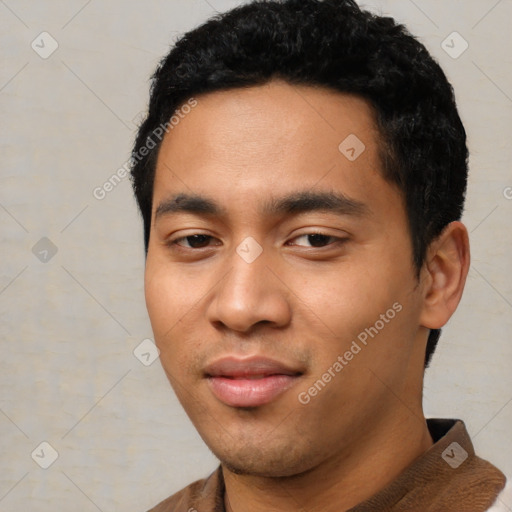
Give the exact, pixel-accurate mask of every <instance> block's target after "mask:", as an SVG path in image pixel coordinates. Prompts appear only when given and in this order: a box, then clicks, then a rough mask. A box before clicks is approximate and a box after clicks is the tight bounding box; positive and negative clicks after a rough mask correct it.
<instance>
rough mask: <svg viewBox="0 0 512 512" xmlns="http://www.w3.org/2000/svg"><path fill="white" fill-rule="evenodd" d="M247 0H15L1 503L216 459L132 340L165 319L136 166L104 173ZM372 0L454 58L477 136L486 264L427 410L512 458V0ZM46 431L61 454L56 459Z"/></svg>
mask: <svg viewBox="0 0 512 512" xmlns="http://www.w3.org/2000/svg"><path fill="white" fill-rule="evenodd" d="M240 3H242V2H239V1H235V0H233V1H230V0H208V1H207V0H165V1H164V0H150V1H148V2H142V1H130V2H127V1H121V0H109V1H101V0H89V1H85V0H73V1H67V2H58V1H56V0H53V1H48V0H47V1H40V2H31V1H29V0H2V1H0V20H1V21H0V27H1V28H0V43H1V49H2V50H1V51H2V54H3V59H2V66H1V67H0V91H1V92H0V116H1V124H0V130H1V132H0V144H1V164H0V165H1V168H2V171H1V187H0V225H1V237H2V252H1V258H0V315H1V318H0V330H1V331H0V336H1V338H0V339H1V356H0V453H1V458H0V511H1V512H7V511H9V512H13V511H20V510H37V511H38V512H50V511H54V510H60V511H71V510H81V511H84V512H89V511H97V510H100V511H103V512H115V511H123V512H140V511H143V510H147V509H148V508H150V507H151V506H153V505H155V504H156V503H157V502H159V501H160V500H162V499H163V498H165V497H167V496H168V495H170V494H172V493H174V492H175V491H177V490H179V489H180V488H182V487H183V486H184V485H186V484H188V483H190V482H191V481H193V480H195V479H198V478H202V477H204V476H206V475H207V474H208V473H209V472H210V471H211V470H213V469H214V468H215V466H216V464H217V463H216V460H215V458H214V457H213V455H212V454H211V453H210V452H209V451H208V449H207V448H206V446H205V445H204V444H203V443H202V441H201V439H200V438H199V436H198V434H197V433H196V431H195V429H194V428H193V426H192V425H191V424H190V422H189V421H188V418H187V417H186V415H185V414H184V412H183V411H182V409H181V407H180V405H179V404H178V402H177V400H176V398H175V396H174V394H173V392H172V390H171V388H170V386H169V384H168V381H167V380H166V378H165V375H164V373H163V371H162V369H161V366H160V363H159V361H158V360H156V361H155V362H154V363H153V364H151V365H149V366H145V365H144V364H142V363H141V361H140V360H139V359H137V358H136V357H135V355H134V353H133V351H134V350H136V348H137V347H138V345H139V344H140V343H141V342H142V341H143V340H145V339H148V338H149V339H150V338H151V337H152V334H151V329H150V325H149V321H148V319H147V314H146V310H145V304H144V297H143V270H144V254H143V242H142V229H141V222H140V219H139V216H138V212H137V210H136V207H135V202H134V200H133V198H132V194H131V189H130V183H129V181H128V180H127V179H125V180H123V181H122V182H121V183H119V184H118V185H117V186H116V187H115V188H114V189H113V190H111V191H110V192H109V193H108V194H106V197H105V198H104V199H103V200H98V199H96V198H95V197H94V195H93V190H94V189H95V188H96V187H101V186H102V185H103V183H105V182H106V181H107V180H108V179H109V178H110V177H111V176H112V175H113V174H114V173H115V172H116V171H117V170H118V169H119V168H120V167H121V166H122V165H123V164H124V163H125V162H126V160H127V159H128V156H129V152H130V149H131V144H132V141H133V137H134V133H135V122H136V121H137V119H138V118H139V117H140V113H141V112H143V111H144V110H145V108H146V102H147V99H148V85H149V82H148V79H149V76H150V74H151V73H152V71H153V70H154V68H155V66H156V65H157V63H158V61H159V59H160V58H161V57H162V56H163V55H164V54H166V53H167V51H168V49H169V45H170V44H172V42H173V41H174V40H175V38H176V37H177V36H178V35H179V34H181V33H183V32H185V31H187V30H189V29H192V28H193V27H195V26H197V25H198V24H200V23H201V22H203V21H205V20H206V19H207V18H208V17H210V16H211V15H213V14H215V11H224V10H227V9H229V8H231V7H234V6H235V5H239V4H240ZM363 4H364V5H365V6H367V7H369V8H371V9H372V10H375V11H377V12H381V13H387V14H390V15H392V16H394V17H395V18H397V19H398V20H400V21H402V22H404V23H405V24H406V25H407V26H408V27H409V29H410V30H411V31H412V32H413V33H414V34H416V35H417V36H418V37H419V38H420V39H421V40H422V41H423V42H424V43H425V44H426V46H427V47H428V49H429V50H430V51H431V52H432V54H433V55H434V56H435V57H436V58H437V59H438V60H439V62H440V63H441V65H442V67H443V68H444V70H445V71H446V73H447V75H448V77H449V79H450V81H451V82H452V83H453V85H454V88H455V91H456V96H457V99H458V104H459V107H460V112H461V116H462V118H463V121H464V123H465V126H466V129H467V132H468V137H469V146H470V151H471V161H470V183H469V190H468V197H467V210H466V213H465V216H464V221H465V223H466V225H467V226H468V228H469V231H470V232H471V242H472V268H471V272H470V274H469V278H468V282H467V287H466V292H465V295H464V298H463V300H462V303H461V305H460V307H459V310H458V311H457V313H456V314H455V316H454V317H453V319H452V320H451V321H450V323H449V325H448V326H447V327H446V328H445V330H444V333H443V336H442V338H441V342H440V346H439V348H438V351H437V353H436V354H435V357H434V360H433V364H432V367H431V369H429V370H428V371H427V375H426V384H425V410H426V414H427V416H428V417H450V418H462V419H464V420H465V422H466V425H467V427H468V429H469V432H470V434H471V435H472V437H473V440H474V444H475V446H476V449H477V452H478V453H479V454H480V455H481V456H482V457H484V458H487V459H489V460H490V461H492V462H493V463H494V464H495V465H497V466H498V467H500V468H501V469H502V470H503V471H504V472H505V473H507V474H508V475H512V442H511V430H512V427H511V425H512V404H511V400H512V377H511V375H512V372H511V371H510V367H511V362H512V344H511V343H510V339H511V336H510V335H511V332H512V315H511V313H512V309H511V308H512V278H511V274H512V273H511V272H510V268H511V259H512V258H511V249H512V243H511V242H512V234H511V233H512V230H511V229H510V220H511V219H512V199H511V198H512V189H511V188H508V187H512V174H511V172H510V162H512V144H511V143H510V139H511V136H512V126H511V125H512V122H511V111H512V73H511V69H512V67H511V53H510V48H511V47H512V37H511V30H510V19H512V1H511V0H501V1H497V0H464V1H462V0H451V1H445V0H428V1H427V0H422V1H421V2H420V1H419V0H416V2H413V1H412V0H389V1H385V0H373V1H367V2H364V3H363ZM43 31H46V32H48V33H49V34H51V37H53V38H54V39H55V40H56V41H57V43H58V45H59V46H58V49H57V50H56V51H55V52H54V53H53V54H52V55H51V56H49V57H48V58H46V59H43V58H42V57H41V56H40V55H39V54H38V53H36V51H34V49H33V48H32V47H31V44H32V41H35V43H34V45H39V51H40V52H41V51H43V48H42V47H43V46H44V49H45V51H47V50H48V49H50V48H51V41H50V39H48V36H39V34H41V32H43ZM454 31H456V32H457V33H458V34H459V35H453V34H452V33H453V32H454ZM41 38H46V39H43V42H41ZM447 38H448V39H447ZM443 41H446V42H445V43H444V47H445V48H446V49H447V50H448V51H449V52H450V53H451V55H449V53H447V51H445V49H443V46H442V45H443ZM465 42H467V44H468V45H469V46H468V48H467V49H466V50H465V51H464V52H463V53H462V54H461V55H460V56H457V58H454V56H455V55H456V54H458V53H460V51H461V50H462V49H463V48H464V47H465V44H466V43H465ZM36 48H37V46H36ZM45 237H46V238H48V239H49V240H50V241H51V244H50V242H48V241H47V240H46V241H45V240H43V241H41V239H42V238H45ZM38 243H39V245H36V244H38ZM34 246H35V248H34ZM55 250H57V252H56V253H55ZM45 251H47V252H45ZM54 253H55V254H54ZM146 359H147V357H146ZM41 442H47V443H49V444H50V445H51V446H52V447H53V449H54V450H55V451H56V452H57V453H58V458H57V459H56V460H55V462H54V463H53V464H52V465H51V466H50V467H49V468H48V469H42V468H41V467H40V465H39V464H38V463H36V462H39V463H43V462H44V460H46V461H48V460H49V458H51V454H52V451H51V449H50V448H49V447H48V446H47V445H42V446H40V443H41ZM32 454H34V455H32ZM508 505H509V506H510V507H511V509H512V503H510V504H508Z"/></svg>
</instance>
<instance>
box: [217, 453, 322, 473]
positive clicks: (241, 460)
mask: <svg viewBox="0 0 512 512" xmlns="http://www.w3.org/2000/svg"><path fill="white" fill-rule="evenodd" d="M212 451H213V452H214V454H215V455H216V456H217V458H218V459H219V460H220V462H221V463H222V465H223V466H224V467H226V468H227V469H228V470H229V471H231V472H232V473H235V474H237V475H252V476H258V477H265V478H279V477H289V476H294V475H298V474H300V473H304V472H306V471H308V470H310V469H312V467H314V465H315V461H314V456H312V454H311V452H309V453H308V451H307V450H304V451H301V450H300V449H299V448H298V447H297V446H294V447H290V446H280V447H276V446H268V445H267V446H266V447H265V448H263V449H262V447H261V446H258V445H253V446H247V445H246V446H244V447H242V448H239V449H237V450H233V448H232V449H231V450H230V451H229V452H227V451H226V450H225V449H223V450H220V453H219V450H215V451H214V450H212Z"/></svg>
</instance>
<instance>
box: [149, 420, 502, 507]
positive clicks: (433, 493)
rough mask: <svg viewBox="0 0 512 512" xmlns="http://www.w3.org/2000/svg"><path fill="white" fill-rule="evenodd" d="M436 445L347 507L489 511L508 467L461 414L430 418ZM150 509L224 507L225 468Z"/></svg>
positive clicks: (428, 421) (430, 427)
mask: <svg viewBox="0 0 512 512" xmlns="http://www.w3.org/2000/svg"><path fill="white" fill-rule="evenodd" d="M427 424H428V427H429V430H430V434H431V436H432V439H433V440H434V445H433V446H431V447H430V449H429V450H427V451H426V452H425V453H424V454H423V455H422V456H421V457H420V458H418V459H417V460H415V461H414V462H413V463H412V464H411V465H410V466H409V467H407V468H406V469H405V470H404V471H403V472H402V473H401V474H400V475H399V476H398V477H397V478H396V479H395V480H394V481H393V482H391V483H390V484H389V485H388V486H387V487H385V488H384V489H382V490H380V491H379V492H377V493H376V494H374V495H373V496H372V497H371V498H369V499H368V500H366V501H364V502H363V503H360V504H359V505H356V506H355V507H353V508H351V509H350V511H348V512H377V511H378V512H388V511H389V512H406V511H407V512H411V511H412V512H414V511H418V512H484V511H486V510H488V509H489V507H490V506H491V505H492V504H493V503H494V502H495V500H496V497H497V496H498V494H499V493H500V492H501V490H502V489H503V488H504V486H505V481H506V478H505V476H504V475H503V473H502V472H501V471H500V470H498V469H497V468H495V467H494V466H493V465H492V464H490V463H489V462H487V461H485V460H483V459H481V458H480V457H477V456H476V455H475V451H474V449H473V445H472V443H471V440H470V438H469V435H468V433H467V431H466V427H465V425H464V423H463V422H462V421H460V420H445V419H430V420H427ZM149 512H225V508H224V479H223V476H222V469H221V467H220V466H219V467H218V468H217V470H216V471H215V472H214V473H212V474H211V475H210V476H209V477H208V478H206V479H203V480H198V481H197V482H194V483H193V484H190V485H189V486H187V487H185V488H184V489H182V490H181V491H179V492H178V493H176V494H174V495H173V496H171V497H170V498H167V499H166V500H165V501H163V502H161V503H160V504H159V505H157V506H156V507H155V508H153V509H151V510H150V511H149Z"/></svg>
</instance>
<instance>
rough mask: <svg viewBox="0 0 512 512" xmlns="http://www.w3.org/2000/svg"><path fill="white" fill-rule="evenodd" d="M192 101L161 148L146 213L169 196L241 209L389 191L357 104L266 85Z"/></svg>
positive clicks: (374, 136) (374, 135) (367, 116)
mask: <svg viewBox="0 0 512 512" xmlns="http://www.w3.org/2000/svg"><path fill="white" fill-rule="evenodd" d="M196 100H197V105H196V106H195V107H194V108H192V109H190V111H189V112H188V113H187V114H186V115H182V116H181V118H180V122H179V123H178V124H176V125H175V126H173V128H172V130H170V131H169V133H168V134H167V135H166V136H165V138H164V140H163V142H162V146H161V148H160V151H159V155H158V160H157V167H156V176H155V187H154V201H153V205H154V210H155V209H156V208H158V203H159V201H161V200H162V198H164V197H165V196H168V195H169V194H170V193H173V194H176V193H187V194H202V195H206V196H209V197H211V196H216V197H217V198H218V199H219V201H223V202H224V203H227V204H229V205H232V206H235V205H237V204H238V205H239V206H243V205H244V204H245V206H249V205H250V204H252V203H253V202H254V201H256V200H257V198H259V199H260V200H265V201H267V202H268V200H269V197H273V196H276V197H281V196H284V195H285V194H286V193H287V192H289V191H290V190H292V189H293V190H294V191H297V190H315V191H322V190H323V191H326V190H328V191H333V190H337V191H339V192H341V193H343V194H344V195H346V196H347V197H352V198H357V199H358V200H359V201H360V202H364V199H365V196H368V195H371V194H372V193H373V194H378V192H379V188H380V189H382V187H386V186H387V187H390V185H389V184H387V182H385V181H384V180H383V179H382V177H381V176H382V173H381V164H380V158H379V134H378V131H377V128H376V124H375V121H374V114H373V110H372V108H371V107H370V105H369V104H368V103H367V102H366V101H365V100H364V99H361V98H359V97H356V96H353V95H346V94H341V93H339V92H335V91H331V90H328V89H325V88H320V87H318V88H315V87H310V86H297V85H290V84H288V83H286V82H281V81H273V82H269V83H267V84H265V85H262V86H256V87H250V88H244V89H233V90H227V91H219V92H214V93H209V94H205V95H200V96H198V97H197V98H196ZM260 210H261V208H260Z"/></svg>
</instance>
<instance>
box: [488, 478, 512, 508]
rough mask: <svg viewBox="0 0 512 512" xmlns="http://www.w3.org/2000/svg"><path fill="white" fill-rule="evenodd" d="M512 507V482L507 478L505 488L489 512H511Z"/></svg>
mask: <svg viewBox="0 0 512 512" xmlns="http://www.w3.org/2000/svg"><path fill="white" fill-rule="evenodd" d="M511 507H512V482H511V481H510V479H509V478H507V483H506V485H505V488H504V489H503V490H502V491H501V492H500V494H498V497H497V498H496V501H495V502H494V503H493V504H492V506H491V508H489V509H487V512H509V511H510V509H511Z"/></svg>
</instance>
